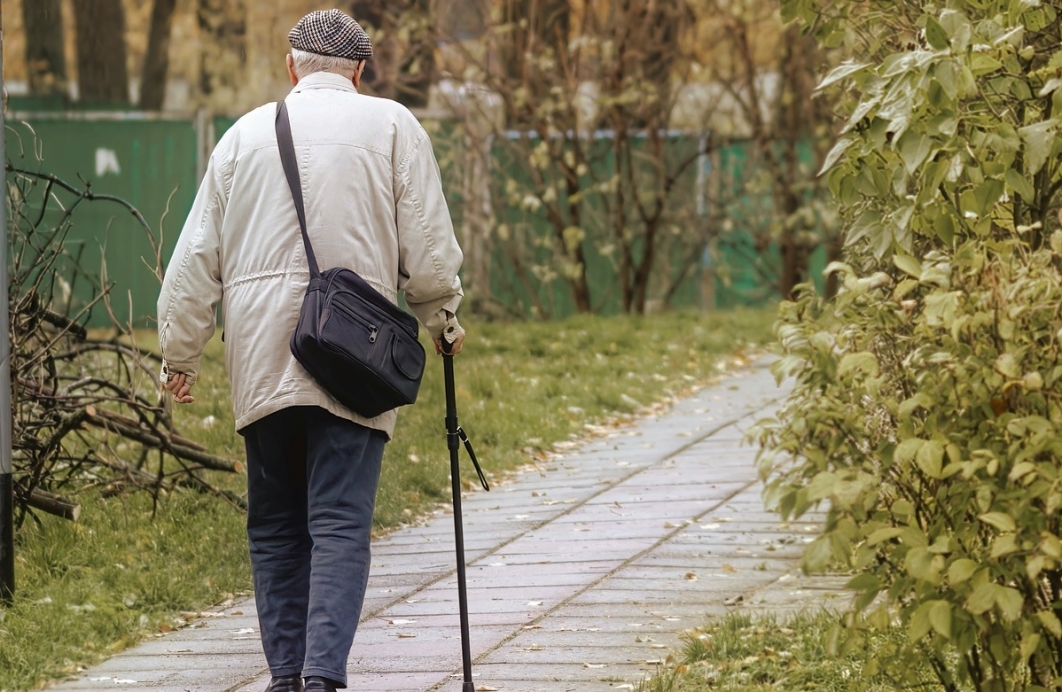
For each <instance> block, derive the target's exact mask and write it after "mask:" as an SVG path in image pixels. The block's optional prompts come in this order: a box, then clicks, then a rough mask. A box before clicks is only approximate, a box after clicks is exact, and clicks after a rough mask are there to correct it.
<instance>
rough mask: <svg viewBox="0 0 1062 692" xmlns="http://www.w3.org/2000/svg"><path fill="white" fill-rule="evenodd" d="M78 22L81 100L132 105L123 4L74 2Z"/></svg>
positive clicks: (110, 0) (94, 0) (113, 0)
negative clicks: (130, 100)
mask: <svg viewBox="0 0 1062 692" xmlns="http://www.w3.org/2000/svg"><path fill="white" fill-rule="evenodd" d="M27 4H31V3H27ZM74 18H75V21H76V22H77V82H78V92H79V94H80V98H81V100H82V101H85V102H105V103H115V104H124V103H129V68H128V67H127V65H126V48H125V10H124V9H123V7H122V0H74Z"/></svg>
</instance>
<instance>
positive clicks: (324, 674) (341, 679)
mask: <svg viewBox="0 0 1062 692" xmlns="http://www.w3.org/2000/svg"><path fill="white" fill-rule="evenodd" d="M314 675H316V676H318V677H321V678H328V679H329V680H331V681H332V682H334V683H336V687H339V688H342V689H346V686H347V672H346V671H343V672H338V671H335V670H330V669H328V668H303V669H302V677H304V678H308V677H312V676H314Z"/></svg>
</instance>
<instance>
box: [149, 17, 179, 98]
mask: <svg viewBox="0 0 1062 692" xmlns="http://www.w3.org/2000/svg"><path fill="white" fill-rule="evenodd" d="M176 6H177V0H155V5H154V7H153V8H152V10H151V33H150V34H149V35H148V45H147V54H146V55H145V57H144V72H143V75H142V76H141V79H140V107H141V108H142V109H144V110H152V111H157V110H162V104H163V102H164V101H165V98H166V75H167V73H168V72H169V69H170V34H171V29H172V28H173V11H174V8H175V7H176Z"/></svg>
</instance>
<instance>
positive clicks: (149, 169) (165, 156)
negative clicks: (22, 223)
mask: <svg viewBox="0 0 1062 692" xmlns="http://www.w3.org/2000/svg"><path fill="white" fill-rule="evenodd" d="M197 142H198V133H197V130H196V127H195V123H194V122H193V121H190V120H180V119H162V118H151V117H144V116H142V115H137V114H97V115H81V114H47V115H38V116H27V117H22V118H19V117H18V116H17V115H16V116H15V117H12V118H10V119H9V120H8V129H7V132H6V144H7V158H8V162H9V163H10V164H11V165H12V166H15V167H16V168H22V169H28V170H34V171H41V172H46V173H49V174H51V175H54V176H57V177H58V178H61V179H63V180H65V181H66V182H68V183H71V184H73V185H74V186H76V187H78V188H80V189H91V191H92V192H94V193H97V194H106V195H115V196H117V197H120V198H122V199H124V200H126V201H128V202H129V203H131V204H132V205H134V206H135V207H136V208H137V209H138V210H139V211H140V212H141V214H142V215H143V216H144V218H145V219H146V220H147V222H148V223H149V224H150V226H151V229H152V231H153V233H154V235H155V237H156V239H157V240H160V241H161V243H162V251H163V257H164V258H166V259H168V258H169V255H170V253H171V252H172V251H173V246H174V243H175V242H176V238H177V235H178V233H179V231H180V228H181V224H182V223H183V222H184V218H185V216H186V215H187V213H188V211H189V209H190V208H191V205H192V201H193V199H194V197H195V190H196V186H197V175H196V165H197V154H196V151H197ZM44 187H45V186H44V185H40V186H39V187H38V188H37V192H39V193H42V192H43V188H44ZM74 198H75V197H74V196H73V195H72V194H70V193H67V192H64V191H61V190H60V189H58V188H53V190H52V194H51V195H50V198H49V200H48V208H47V211H46V216H45V222H46V223H48V222H49V221H52V222H53V223H54V222H55V221H57V220H58V219H59V218H60V217H61V216H62V210H63V209H64V208H66V207H68V206H69V204H70V203H71V202H72V201H73V199H74ZM42 201H43V197H42V196H40V195H35V196H32V197H31V198H30V200H29V202H28V203H29V204H30V205H35V206H39V205H40V203H41V202H42ZM71 220H72V227H71V229H70V232H69V234H68V235H67V240H66V250H67V253H68V254H69V255H71V256H73V257H78V258H79V261H80V266H81V268H82V269H83V270H84V272H85V273H86V274H87V275H89V276H91V277H92V278H93V279H95V280H96V281H97V282H102V281H104V280H106V281H107V282H109V283H113V288H112V290H111V293H110V296H111V304H112V307H113V308H114V311H115V314H116V316H117V317H118V318H119V319H121V320H123V321H124V320H128V319H130V318H131V319H132V320H133V321H134V322H135V323H137V324H147V323H150V322H151V321H152V320H153V319H154V316H155V302H156V299H157V297H158V292H159V282H158V279H157V278H156V277H155V274H154V272H153V271H152V268H153V267H154V265H155V255H154V251H153V249H152V243H151V241H150V240H149V238H148V237H147V235H146V234H145V231H144V230H143V228H142V227H141V226H140V224H139V223H138V222H137V221H136V219H135V218H133V216H132V215H131V214H130V213H129V212H128V210H127V209H125V208H124V207H122V206H121V205H119V204H115V203H113V202H108V201H96V202H82V203H81V204H80V205H79V206H78V209H77V210H76V212H75V213H74V214H72V216H71ZM104 260H106V262H104ZM73 292H74V295H73V296H72V299H73V301H74V304H75V309H76V306H77V304H78V303H79V302H80V303H82V304H83V303H84V302H85V301H87V300H89V299H90V297H91V294H92V289H91V287H90V285H89V283H88V282H87V281H84V280H82V281H80V282H75V284H74V286H73ZM106 323H108V318H107V315H106V312H105V311H104V310H103V308H102V306H101V307H98V308H96V309H94V311H93V314H92V318H91V319H90V324H91V325H94V326H99V325H102V324H106Z"/></svg>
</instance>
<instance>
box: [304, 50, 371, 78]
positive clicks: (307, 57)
mask: <svg viewBox="0 0 1062 692" xmlns="http://www.w3.org/2000/svg"><path fill="white" fill-rule="evenodd" d="M291 58H292V60H294V61H295V75H296V76H297V77H298V78H299V79H302V78H303V77H305V76H306V75H310V74H313V73H314V72H334V73H335V74H338V75H343V76H344V77H346V78H347V79H350V78H351V77H353V76H354V73H355V72H357V71H358V63H360V62H361V61H360V60H351V59H350V58H338V57H336V56H334V55H318V54H317V53H310V52H308V51H305V50H299V49H298V48H292V49H291Z"/></svg>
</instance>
